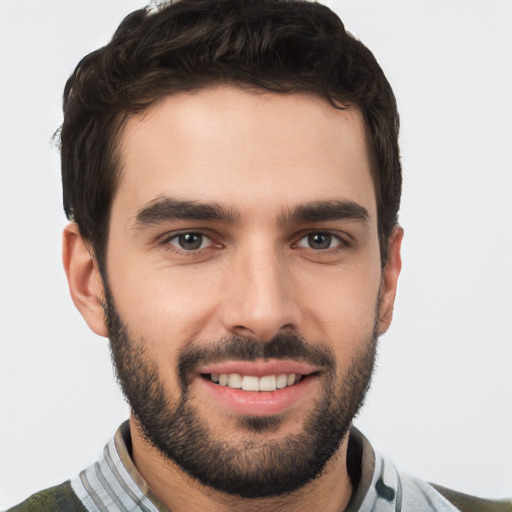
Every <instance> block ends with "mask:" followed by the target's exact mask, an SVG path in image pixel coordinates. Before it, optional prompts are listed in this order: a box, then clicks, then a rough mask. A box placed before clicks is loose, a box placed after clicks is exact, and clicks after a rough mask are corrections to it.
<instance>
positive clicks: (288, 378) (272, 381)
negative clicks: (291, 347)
mask: <svg viewBox="0 0 512 512" xmlns="http://www.w3.org/2000/svg"><path fill="white" fill-rule="evenodd" d="M206 377H207V378H208V377H209V378H210V380H211V381H212V382H214V383H216V384H218V385H220V386H228V387H230V388H232V389H242V390H243V391H276V390H277V389H284V388H286V387H289V386H293V385H294V384H297V383H298V382H300V380H301V379H302V375H301V374H297V373H280V374H277V375H264V376H262V377H258V376H256V375H241V374H240V373H211V374H209V375H207V376H206Z"/></svg>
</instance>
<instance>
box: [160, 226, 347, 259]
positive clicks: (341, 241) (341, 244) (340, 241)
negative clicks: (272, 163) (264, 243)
mask: <svg viewBox="0 0 512 512" xmlns="http://www.w3.org/2000/svg"><path fill="white" fill-rule="evenodd" d="M187 235H194V236H198V237H202V240H201V244H200V245H201V246H202V245H203V244H204V243H205V242H207V241H208V240H209V241H210V243H209V244H208V246H206V247H201V246H200V247H198V248H197V249H191V250H187V249H184V248H183V247H179V246H178V245H177V244H173V243H172V241H173V240H179V237H182V236H187ZM315 235H316V236H318V235H322V236H327V237H331V238H330V242H332V241H333V240H334V241H336V245H335V246H334V247H327V248H325V249H318V250H317V249H314V248H312V247H301V246H300V245H299V244H300V242H302V241H303V240H305V239H307V238H308V237H311V236H315ZM296 240H297V241H296V242H294V243H293V244H292V245H291V247H292V248H304V249H309V250H312V251H313V252H315V253H318V254H333V253H337V252H340V251H342V250H344V249H347V248H349V247H350V246H351V244H350V243H349V241H348V240H347V239H346V237H342V236H340V235H339V234H336V233H333V232H331V231H319V230H310V231H307V232H303V233H301V234H300V237H299V238H298V239H296ZM159 245H162V246H164V247H165V248H167V249H168V250H171V251H173V252H176V253H179V254H180V255H186V256H195V255H198V254H200V253H201V252H203V251H205V250H207V249H209V248H210V246H211V245H215V242H214V240H213V238H212V237H211V236H209V235H207V234H206V233H204V232H201V231H181V232H179V233H172V234H171V235H170V236H166V237H164V238H163V239H162V240H161V242H160V243H159ZM218 245H219V247H221V244H218Z"/></svg>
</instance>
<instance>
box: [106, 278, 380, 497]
mask: <svg viewBox="0 0 512 512" xmlns="http://www.w3.org/2000/svg"><path fill="white" fill-rule="evenodd" d="M103 281H104V290H105V303H104V310H105V318H106V322H107V326H108V332H109V339H110V350H111V356H112V361H113V365H114V369H115V372H116V376H117V380H118V382H119V384H120V387H121V390H122V392H123V394H124V396H125V398H126V400H127V402H128V404H129V406H130V408H131V411H132V414H133V415H134V417H135V418H136V420H137V424H138V427H139V430H140V432H141V433H142V435H143V437H144V438H145V439H146V441H148V442H149V443H150V444H152V445H153V446H154V447H156V448H157V449H158V450H159V451H160V453H161V454H163V456H164V457H165V458H166V459H168V460H169V461H172V462H173V463H175V464H176V465H178V466H179V467H180V468H181V469H182V470H184V471H185V472H186V473H188V474H189V475H190V476H191V477H193V478H195V479H197V480H198V481H199V482H201V483H202V484H204V485H206V486H209V487H211V488H213V489H215V490H217V491H221V492H224V493H227V494H230V495H234V496H239V497H242V498H264V497H271V496H279V495H283V494H288V493H291V492H293V491H295V490H297V489H299V488H301V487H302V486H304V485H305V484H307V483H308V482H311V481H312V480H314V479H316V478H317V477H319V476H320V475H321V474H322V472H323V470H324V469H325V466H326V464H327V462H328V461H329V460H330V459H331V458H332V457H333V456H334V455H335V453H336V452H337V450H338V449H339V447H340V444H341V442H342V440H343V439H344V437H345V436H346V435H347V433H348V431H349V429H350V426H351V423H352V420H353V418H354V417H355V416H356V414H357V412H358V411H359V409H360V407H361V406H362V405H363V402H364V398H365V395H366V393H367V391H368V389H369V386H370V381H371V376H372V373H373V369H374V365H375V356H376V346H377V338H378V336H377V321H376V320H375V322H374V328H373V331H372V332H371V333H369V334H367V336H366V338H365V339H362V340H360V341H361V343H360V344H359V347H360V349H359V350H358V353H357V354H356V355H355V356H354V358H353V360H352V361H351V363H350V365H349V368H348V369H347V371H346V374H344V375H342V376H339V375H337V372H336V360H335V357H334V355H333V353H332V351H331V350H330V349H328V348H325V347H322V346H321V345H318V344H317V345H313V344H311V343H309V342H308V341H306V340H304V339H303V338H301V337H300V336H298V335H296V334H293V333H286V334H282V335H277V336H275V337H274V338H273V339H272V340H270V341H269V342H267V343H261V342H258V341H255V340H253V339H250V338H245V337H241V336H230V337H227V338H223V339H221V340H215V341H211V342H208V343H204V342H202V343H198V342H196V341H194V340H191V341H190V342H189V343H188V344H186V345H185V346H184V348H183V349H182V350H181V352H180V353H179V356H178V360H177V363H176V375H177V378H178V383H179V387H180V396H179V397H172V396H169V392H168V391H167V390H166V389H165V386H164V384H163V382H162V380H161V378H160V376H159V370H158V364H157V362H156V360H155V359H154V358H153V357H152V356H151V354H149V353H148V351H147V350H146V347H145V343H144V340H143V338H142V337H139V338H136V337H135V336H134V335H132V333H130V332H129V329H128V327H127V325H126V324H125V323H124V322H123V321H122V319H121V318H120V315H119V313H118V311H117V310H116V308H115V305H114V300H113V297H112V294H111V292H110V290H109V288H108V286H107V281H106V279H105V278H104V279H103ZM378 309H379V308H378V304H377V314H376V319H377V318H378ZM270 358H272V359H288V360H290V359H291V360H296V361H302V362H306V363H310V364H313V365H314V366H318V367H322V368H323V369H324V371H323V372H322V378H323V381H324V382H323V383H322V386H321V394H320V395H319V396H318V399H317V400H316V402H315V403H314V404H313V405H312V407H311V410H310V411H309V413H308V415H307V417H306V418H305V420H304V423H303V428H302V430H301V431H300V432H299V433H295V434H289V435H287V436H286V437H284V438H282V439H270V437H269V435H268V434H270V433H274V432H277V431H278V429H279V426H280V424H281V423H282V422H283V421H284V416H285V414H283V415H282V416H281V415H276V416H263V417H262V416H259V417H258V416H242V417H240V418H238V420H237V421H238V427H239V429H240V430H242V431H244V432H245V435H244V436H243V437H242V438H241V440H240V439H238V440H235V439H234V438H233V437H231V438H230V437H229V432H227V433H226V434H227V436H226V437H225V438H222V437H221V436H220V435H219V434H220V433H224V432H223V428H224V427H223V425H216V426H215V428H211V427H210V426H209V425H208V423H207V421H206V420H204V419H203V418H202V417H201V415H200V414H199V412H198V410H197V408H196V407H195V406H194V404H193V392H191V385H192V382H193V378H194V375H195V376H197V374H194V370H195V369H196V368H197V367H198V365H200V364H204V363H215V362H220V361H226V360H244V361H254V360H256V359H265V360H266V359H270ZM265 434H267V435H265Z"/></svg>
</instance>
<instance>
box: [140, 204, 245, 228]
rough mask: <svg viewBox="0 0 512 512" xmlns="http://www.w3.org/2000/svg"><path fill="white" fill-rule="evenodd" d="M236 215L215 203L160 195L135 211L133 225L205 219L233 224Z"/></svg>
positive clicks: (143, 225) (142, 225)
mask: <svg viewBox="0 0 512 512" xmlns="http://www.w3.org/2000/svg"><path fill="white" fill-rule="evenodd" d="M237 218H238V216H237V215H236V214H235V213H234V212H233V211H232V210H229V209H227V208H225V207H223V206H222V205H220V204H217V203H201V202H198V201H181V200H178V199H174V198H172V197H160V198H157V199H155V200H154V201H151V202H150V203H148V204H147V205H146V206H144V207H143V208H142V209H141V210H139V211H138V212H137V215H136V217H135V222H134V225H133V227H135V228H142V227H145V226H149V225H153V224H160V223H162V222H168V221H172V220H207V221H220V222H224V223H227V224H233V223H234V222H235V221H236V220H237Z"/></svg>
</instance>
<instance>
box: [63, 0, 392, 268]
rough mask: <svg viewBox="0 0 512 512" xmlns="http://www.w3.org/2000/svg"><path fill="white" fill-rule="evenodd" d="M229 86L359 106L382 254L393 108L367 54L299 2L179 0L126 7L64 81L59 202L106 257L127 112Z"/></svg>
mask: <svg viewBox="0 0 512 512" xmlns="http://www.w3.org/2000/svg"><path fill="white" fill-rule="evenodd" d="M221 83H226V84H235V85H241V86H249V87H255V88H260V89H264V90H267V91H272V92H275V93H281V94H290V93H297V92H306V93H312V94H316V95H318V96H320V97H323V98H325V99H327V100H328V101H329V102H330V103H331V104H332V106H333V108H339V109H343V108H347V107H350V106H355V107H357V108H358V109H359V110H360V112H361V113H362V116H363V119H364V122H365V128H366V132H367V139H368V146H369V150H370V155H371V159H372V173H373V180H374V183H375V190H376V199H377V208H378V230H379V243H380V251H381V261H382V264H383V265H384V263H385V261H386V254H387V245H388V239H389V236H390V234H391V232H392V229H393V227H394V226H395V224H396V223H397V215H398V209H399V205H400V195H401V183H402V178H401V164H400V155H399V147H398V130H399V118H398V112H397V106H396V100H395V97H394V94H393V91H392V89H391V86H390V84H389V82H388V81H387V79H386V77H385V76H384V73H383V71H382V69H381V68H380V66H379V65H378V63H377V61H376V60H375V58H374V56H373V54H372V53H371V52H370V51H369V50H368V48H366V47H365V46H364V45H363V44H362V43H361V42H360V41H358V40H357V39H356V38H354V37H353V36H351V35H350V34H349V33H347V32H346V31H345V28H344V25H343V23H342V22H341V20H340V19H339V18H338V16H337V15H336V14H335V13H334V12H332V11H331V10H330V9H329V8H327V7H325V6H323V5H321V4H318V3H316V2H310V1H307V0H257V1H254V0H178V1H175V2H167V3H165V4H162V5H161V6H159V7H158V8H157V9H151V8H149V7H147V8H145V9H141V10H137V11H134V12H133V13H131V14H129V15H128V16H127V17H126V18H125V19H124V20H123V22H122V23H121V24H120V26H119V27H118V29H117V31H116V32H115V34H114V36H113V38H112V40H111V41H110V42H109V43H108V44H107V45H106V46H104V47H102V48H100V49H98V50H96V51H94V52H92V53H90V54H89V55H87V56H86V57H84V58H83V59H82V60H81V61H80V62H79V64H78V66H77V67H76V69H75V71H74V72H73V74H72V76H71V77H70V78H69V80H68V81H67V83H66V87H65V90H64V122H63V125H62V127H61V132H60V142H61V159H62V184H63V200H64V210H65V212H66V215H67V217H68V219H70V220H74V221H75V222H76V223H77V224H78V226H79V229H80V233H81V235H82V236H83V237H84V238H85V239H86V240H88V241H89V243H90V244H91V245H92V248H93V250H94V252H95V255H96V258H97V259H98V260H99V261H100V262H101V261H102V259H103V258H104V253H105V250H106V244H107V241H108V231H109V229H108V228H109V218H110V211H111V205H112V201H113V197H114V194H115V191H116V188H117V185H118V181H119V154H118V153H119V152H118V146H119V140H120V137H121V136H122V128H123V125H124V124H125V122H126V120H127V119H128V117H129V116H130V115H132V114H134V113H137V112H141V111H144V110H145V109H147V108H148V107H150V106H151V105H152V104H153V103H154V102H156V101H157V100H158V99H160V98H161V97H163V96H165V95H169V94H173V93H176V92H182V91H191V90H199V89H201V88H204V87H207V86H209V85H212V84H221Z"/></svg>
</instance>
